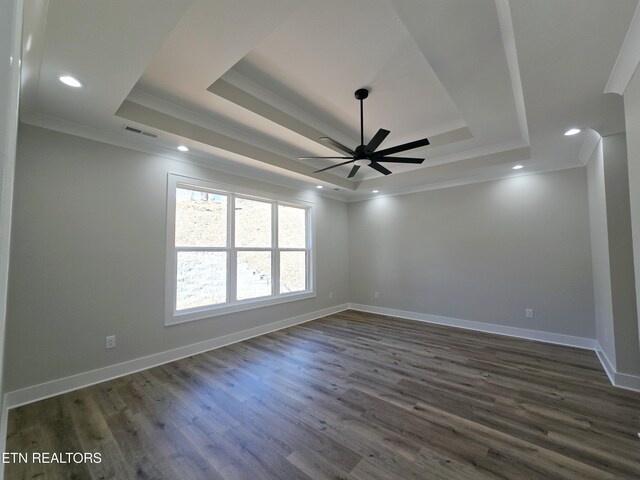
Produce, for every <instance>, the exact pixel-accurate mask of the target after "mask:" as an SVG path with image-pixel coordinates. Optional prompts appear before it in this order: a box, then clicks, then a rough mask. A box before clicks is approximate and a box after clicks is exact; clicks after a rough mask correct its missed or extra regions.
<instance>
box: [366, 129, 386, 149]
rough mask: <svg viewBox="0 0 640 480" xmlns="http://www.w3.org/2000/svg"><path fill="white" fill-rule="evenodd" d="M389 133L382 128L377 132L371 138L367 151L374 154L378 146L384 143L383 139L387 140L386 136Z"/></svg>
mask: <svg viewBox="0 0 640 480" xmlns="http://www.w3.org/2000/svg"><path fill="white" fill-rule="evenodd" d="M389 133H391V132H389V130H385V129H384V128H381V129H380V130H378V133H376V134H375V135H374V136H373V138H372V139H371V140H369V144H368V145H367V150H368V151H370V152H375V151H376V148H378V147H379V146H380V144H381V143H382V142H384V139H385V138H387V135H389Z"/></svg>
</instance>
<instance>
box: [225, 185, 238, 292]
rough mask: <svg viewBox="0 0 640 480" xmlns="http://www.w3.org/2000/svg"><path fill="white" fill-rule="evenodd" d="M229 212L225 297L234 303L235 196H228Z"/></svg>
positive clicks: (236, 265)
mask: <svg viewBox="0 0 640 480" xmlns="http://www.w3.org/2000/svg"><path fill="white" fill-rule="evenodd" d="M229 200H230V201H229V212H228V216H227V219H228V221H227V223H228V233H227V235H228V237H227V248H228V252H229V254H228V255H227V256H228V263H227V295H228V296H229V303H235V302H236V301H237V297H238V292H237V290H238V255H237V251H236V248H235V242H236V240H235V238H236V196H235V195H229Z"/></svg>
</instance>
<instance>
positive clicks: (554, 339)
mask: <svg viewBox="0 0 640 480" xmlns="http://www.w3.org/2000/svg"><path fill="white" fill-rule="evenodd" d="M348 306H349V309H350V310H358V311H361V312H367V313H376V314H379V315H387V316H390V317H398V318H404V319H407V320H416V321H418V322H425V323H432V324H436V325H446V326H448V327H455V328H464V329H466V330H474V331H479V332H487V333H493V334H496V335H504V336H507V337H516V338H522V339H525V340H534V341H537V342H545V343H553V344H556V345H566V346H569V347H575V348H584V349H586V350H594V351H595V353H596V355H597V356H598V359H599V360H600V363H601V364H602V368H603V369H604V371H605V373H606V374H607V376H608V377H609V381H610V382H611V385H613V386H614V387H619V388H624V389H626V390H633V391H636V392H640V376H636V375H630V374H628V373H620V372H617V371H616V369H615V368H614V367H613V365H612V364H611V362H610V361H609V358H607V356H606V354H605V353H604V351H603V350H602V347H601V346H600V344H599V343H598V341H597V340H595V339H593V338H586V337H575V336H573V335H564V334H560V333H551V332H542V331H540V330H530V329H527V328H518V327H508V326H505V325H495V324H490V323H484V322H475V321H473V320H462V319H459V318H450V317H441V316H439V315H429V314H427V313H418V312H409V311H406V310H395V309H392V308H384V307H377V306H373V305H361V304H358V303H349V304H348Z"/></svg>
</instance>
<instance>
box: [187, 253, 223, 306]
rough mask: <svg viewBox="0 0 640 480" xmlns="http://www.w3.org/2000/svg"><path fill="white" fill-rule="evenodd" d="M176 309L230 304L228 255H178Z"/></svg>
mask: <svg viewBox="0 0 640 480" xmlns="http://www.w3.org/2000/svg"><path fill="white" fill-rule="evenodd" d="M176 273H177V275H176V276H177V280H178V281H177V289H176V310H184V309H186V308H194V307H202V306H204V305H215V304H218V303H225V302H226V301H227V254H226V252H178V265H177V270H176Z"/></svg>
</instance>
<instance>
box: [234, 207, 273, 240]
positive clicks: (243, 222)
mask: <svg viewBox="0 0 640 480" xmlns="http://www.w3.org/2000/svg"><path fill="white" fill-rule="evenodd" d="M235 208H236V247H271V204H270V203H266V202H257V201H255V200H248V199H246V198H236V205H235Z"/></svg>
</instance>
